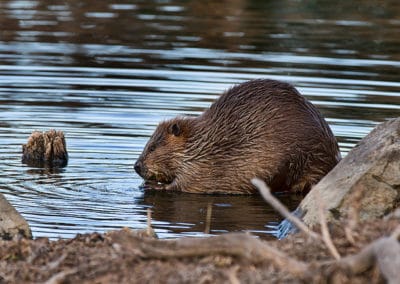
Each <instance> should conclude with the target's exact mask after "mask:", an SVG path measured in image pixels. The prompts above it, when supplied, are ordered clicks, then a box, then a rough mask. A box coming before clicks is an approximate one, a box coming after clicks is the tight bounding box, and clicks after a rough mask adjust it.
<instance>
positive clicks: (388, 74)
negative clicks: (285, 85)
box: [0, 0, 400, 238]
mask: <svg viewBox="0 0 400 284" xmlns="http://www.w3.org/2000/svg"><path fill="white" fill-rule="evenodd" d="M399 30H400V2H399V1H397V0H395V1H370V0H366V1H301V0H300V1H294V0H293V1H289V0H286V1H255V0H254V1H244V0H233V1H216V0H214V1H207V0H206V1H174V0H159V1H118V0H107V1H106V0H102V1H95V0H84V1H75V0H74V1H72V0H63V1H54V0H36V1H16V0H15V1H7V0H2V1H0V192H2V193H3V194H5V195H6V197H7V198H8V199H9V200H10V201H11V203H12V204H13V205H15V206H16V208H17V209H18V210H19V211H20V212H21V213H22V214H23V216H24V217H26V218H27V220H28V221H29V223H30V225H31V226H32V229H33V233H34V236H35V237H39V236H49V237H52V238H56V237H59V236H61V237H72V236H73V235H74V234H76V233H83V232H93V231H100V232H102V231H105V230H109V229H114V228H120V227H122V226H128V227H131V228H144V227H145V226H146V210H147V208H149V207H150V208H152V210H153V225H154V227H155V229H156V231H157V232H158V233H159V235H160V236H161V237H175V236H183V235H196V236H201V235H203V232H204V230H205V223H204V222H205V219H206V212H207V207H211V208H212V219H211V234H215V233H219V232H227V231H236V230H248V231H251V232H258V233H259V234H261V235H265V234H267V233H268V231H271V230H272V231H273V228H272V229H271V228H268V226H266V225H268V224H269V225H271V224H272V225H273V224H274V223H276V222H278V221H279V220H280V219H281V218H280V216H278V215H276V214H275V213H274V212H273V210H272V209H271V208H269V207H268V206H267V205H266V204H265V203H264V202H263V201H262V200H261V198H260V197H257V196H241V197H240V196H239V197H237V196H236V197H235V196H199V195H190V194H165V193H159V194H154V193H146V192H143V191H142V190H140V189H139V185H140V184H141V182H142V181H141V179H140V178H139V177H138V176H137V175H136V174H135V173H134V172H133V169H132V166H133V163H134V161H135V159H136V158H137V157H138V155H139V153H140V152H141V150H142V148H143V146H144V144H145V143H146V141H147V139H148V138H149V136H150V135H151V133H152V131H153V130H154V128H155V127H156V125H157V123H158V122H159V121H161V120H163V119H166V118H170V117H173V116H176V115H197V114H199V113H201V112H202V110H203V109H204V108H206V107H208V106H209V105H210V103H211V102H212V100H213V99H215V98H216V97H217V96H218V94H220V93H221V92H222V91H223V90H225V89H227V88H228V87H229V86H231V85H232V84H235V83H239V82H242V81H245V80H248V79H253V78H260V77H262V78H273V79H280V80H285V81H288V82H291V83H293V84H294V85H295V86H296V87H298V89H299V90H300V91H301V92H302V93H303V94H304V95H305V96H306V97H307V98H309V99H310V100H311V101H312V102H313V103H314V104H315V105H317V107H318V108H319V109H320V110H321V112H322V113H323V114H324V116H325V117H326V119H327V121H328V122H329V124H330V125H331V127H332V129H333V131H334V133H335V135H336V136H337V138H338V140H339V143H340V147H341V150H342V152H343V154H344V155H345V154H346V153H347V152H348V151H349V149H351V148H352V147H353V146H354V145H355V143H356V142H357V141H359V140H360V139H361V138H362V137H363V136H365V135H366V134H367V133H368V132H369V131H370V130H371V129H372V128H373V127H374V126H375V125H376V124H377V123H379V122H382V121H385V120H387V119H388V118H391V117H396V116H399V115H400V80H399V77H400V48H399V47H400V37H399ZM50 128H56V129H60V130H63V131H64V132H65V133H66V138H67V144H68V149H69V153H70V162H69V165H68V167H67V168H65V169H63V170H62V171H59V172H48V171H45V170H40V169H34V168H30V167H27V166H25V165H22V164H21V162H20V155H21V144H23V143H25V142H26V139H27V137H28V136H29V134H30V133H31V132H32V131H33V130H48V129H50ZM281 199H282V201H283V202H284V203H285V204H287V205H288V206H289V207H290V208H294V207H295V206H296V204H297V202H298V199H299V198H298V197H296V196H281Z"/></svg>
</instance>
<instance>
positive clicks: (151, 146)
mask: <svg viewBox="0 0 400 284" xmlns="http://www.w3.org/2000/svg"><path fill="white" fill-rule="evenodd" d="M155 149H156V145H154V144H153V145H150V147H149V152H153V151H154V150H155Z"/></svg>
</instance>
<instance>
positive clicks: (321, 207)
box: [315, 191, 340, 260]
mask: <svg viewBox="0 0 400 284" xmlns="http://www.w3.org/2000/svg"><path fill="white" fill-rule="evenodd" d="M315 197H316V199H317V202H318V213H319V223H320V225H321V233H322V241H323V242H324V243H325V245H326V247H327V248H328V250H329V252H330V253H331V255H332V256H333V257H334V258H335V259H336V260H339V259H340V254H339V252H338V251H337V249H336V247H335V245H334V244H333V241H332V238H331V235H330V234H329V230H328V224H327V223H326V215H325V212H324V211H325V203H324V201H323V200H322V198H321V195H320V194H319V192H318V191H316V192H315Z"/></svg>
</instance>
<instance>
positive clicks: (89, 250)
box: [0, 217, 400, 283]
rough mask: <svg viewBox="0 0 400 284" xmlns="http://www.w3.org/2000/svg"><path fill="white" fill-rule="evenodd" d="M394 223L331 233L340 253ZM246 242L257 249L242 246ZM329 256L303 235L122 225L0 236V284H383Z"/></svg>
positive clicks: (375, 273)
mask: <svg viewBox="0 0 400 284" xmlns="http://www.w3.org/2000/svg"><path fill="white" fill-rule="evenodd" d="M399 224H400V221H399V219H398V217H392V218H390V219H388V220H384V221H383V220H375V221H368V222H362V223H360V224H359V225H358V226H357V228H356V229H354V230H353V231H352V236H353V241H354V243H352V242H350V241H349V240H348V239H347V238H346V236H345V231H344V229H343V228H344V227H345V224H343V226H336V227H333V228H331V230H330V233H331V235H332V238H333V242H334V245H335V246H336V248H337V249H338V251H339V253H340V255H342V256H346V255H350V254H355V253H357V252H359V251H360V250H361V249H362V248H363V247H365V246H366V245H368V244H369V243H371V242H373V241H374V240H376V239H378V238H380V237H382V236H388V235H390V234H391V233H392V231H393V230H394V229H395V228H396V226H398V225H399ZM235 238H236V239H235ZM242 239H243V240H247V241H242ZM251 239H254V240H255V241H256V242H257V244H256V247H252V246H249V244H250V243H251V242H252V241H251ZM248 240H250V241H248ZM218 244H220V245H218ZM231 245H232V247H230V246H231ZM258 245H261V246H264V245H265V246H269V247H270V248H272V249H276V250H277V251H279V252H280V253H283V254H285V255H286V256H288V260H290V261H291V260H293V261H294V262H296V261H299V262H302V263H305V264H307V267H308V269H309V270H310V272H311V273H308V275H307V276H304V275H297V276H296V275H295V274H296V273H293V271H291V272H289V273H288V271H287V269H286V268H288V267H286V268H285V265H286V264H285V263H283V266H280V265H277V264H276V263H274V262H272V261H269V260H268V257H266V258H265V255H263V253H261V252H260V251H259V250H258V249H254V248H257V246H258ZM333 260H334V259H333V257H332V256H331V255H330V253H329V251H328V250H327V249H326V248H325V247H324V246H323V244H322V243H318V242H315V240H313V239H310V237H309V236H305V235H304V234H296V235H292V236H290V237H289V238H287V239H285V240H282V241H278V240H275V241H262V240H259V239H256V238H253V237H250V236H249V235H247V234H244V233H240V234H239V233H232V234H225V235H221V236H217V237H211V238H206V239H198V238H185V239H176V240H158V239H155V238H153V237H149V236H148V234H147V233H146V232H145V231H132V230H129V229H122V230H119V231H111V232H108V233H105V234H98V233H92V234H85V235H77V236H76V237H75V238H73V239H67V240H66V239H62V240H57V241H49V239H47V238H37V239H35V240H28V239H20V240H13V241H0V283H39V282H40V283H42V282H46V281H47V282H46V283H150V282H151V283H266V282H268V283H282V282H283V283H285V282H291V283H293V282H296V283H303V282H304V283H306V282H307V283H310V282H313V283H317V282H318V283H321V282H325V281H333V282H332V283H367V282H368V283H384V280H383V278H382V276H381V275H380V273H379V269H377V268H376V267H374V268H372V269H368V270H367V271H365V272H363V273H361V274H359V275H356V274H353V273H351V272H349V271H346V269H343V268H340V267H334V266H331V265H324V263H329V262H331V261H333ZM290 264H291V263H289V262H288V263H287V265H290Z"/></svg>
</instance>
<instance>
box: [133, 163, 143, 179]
mask: <svg viewBox="0 0 400 284" xmlns="http://www.w3.org/2000/svg"><path fill="white" fill-rule="evenodd" d="M133 168H134V169H135V172H137V174H138V175H140V176H141V173H142V169H143V164H142V162H141V161H136V163H135V165H134V167H133Z"/></svg>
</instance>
